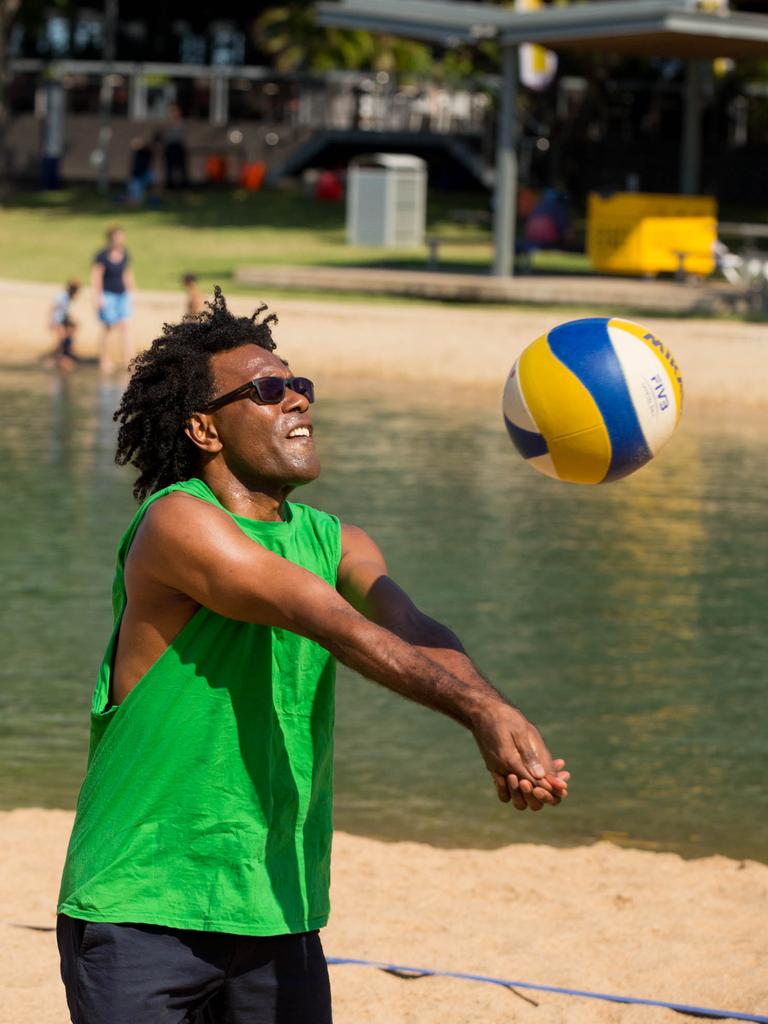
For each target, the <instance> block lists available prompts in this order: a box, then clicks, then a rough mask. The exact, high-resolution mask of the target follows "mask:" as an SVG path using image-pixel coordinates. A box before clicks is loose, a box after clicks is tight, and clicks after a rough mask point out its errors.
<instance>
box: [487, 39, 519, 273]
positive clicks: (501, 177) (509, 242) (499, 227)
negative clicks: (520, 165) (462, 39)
mask: <svg viewBox="0 0 768 1024" xmlns="http://www.w3.org/2000/svg"><path fill="white" fill-rule="evenodd" d="M501 54H502V56H501V94H500V96H499V109H498V128H497V139H496V181H495V185H494V193H493V197H494V207H493V244H494V259H493V273H494V275H495V276H496V277H511V276H512V275H513V274H514V272H515V219H516V216H517V69H518V49H517V46H503V47H502V51H501Z"/></svg>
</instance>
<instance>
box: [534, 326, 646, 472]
mask: <svg viewBox="0 0 768 1024" xmlns="http://www.w3.org/2000/svg"><path fill="white" fill-rule="evenodd" d="M608 323H609V318H608V317H588V318H586V319H584V320H573V321H571V322H570V323H567V324H562V325H561V326H560V327H555V328H553V329H552V330H551V331H550V332H549V334H548V335H547V342H548V344H549V347H550V350H551V351H552V354H553V355H555V356H556V357H557V358H558V359H559V360H560V362H561V363H563V365H564V366H567V367H568V369H569V370H570V371H571V372H572V373H574V374H575V375H576V376H577V377H578V379H579V380H580V381H581V383H582V384H583V385H584V387H585V388H586V389H587V390H588V391H589V393H590V394H591V395H592V397H593V398H594V400H595V405H597V408H598V409H599V410H600V415H601V416H602V417H603V422H604V423H605V428H606V430H607V431H608V437H609V438H610V440H611V464H610V466H609V467H608V472H607V473H606V474H605V477H604V482H606V483H607V482H608V481H610V480H618V479H619V478H620V477H623V476H627V474H629V473H631V472H633V471H634V470H635V469H639V468H640V467H641V466H644V465H645V464H646V462H649V461H650V459H651V457H652V456H651V450H650V448H649V447H648V443H647V442H646V440H645V436H644V434H643V429H642V427H641V426H640V421H639V420H638V418H637V413H636V412H635V406H634V403H633V402H632V396H631V395H630V393H629V388H628V387H627V382H626V380H625V378H624V371H623V370H622V368H621V363H620V362H619V359H618V356H617V355H616V353H615V351H614V348H613V345H612V344H611V339H610V336H609V334H608Z"/></svg>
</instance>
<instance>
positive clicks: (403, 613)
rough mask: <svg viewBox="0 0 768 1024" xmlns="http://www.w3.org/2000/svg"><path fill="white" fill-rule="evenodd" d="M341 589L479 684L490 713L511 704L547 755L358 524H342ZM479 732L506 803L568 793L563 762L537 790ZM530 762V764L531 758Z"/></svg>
mask: <svg viewBox="0 0 768 1024" xmlns="http://www.w3.org/2000/svg"><path fill="white" fill-rule="evenodd" d="M338 588H339V592H340V593H341V594H342V596H343V597H344V598H346V600H347V601H349V603H350V604H351V605H352V606H353V607H354V608H356V609H357V610H358V611H359V612H360V613H361V614H362V615H365V617H366V618H368V619H370V620H371V621H372V622H375V623H377V624H378V625H380V626H383V627H384V628H385V629H388V630H389V631H390V632H392V633H394V634H395V635H396V636H399V637H400V638H401V639H402V640H405V641H406V642H407V643H409V644H412V645H413V646H414V647H416V648H417V650H419V651H420V652H421V653H422V654H423V655H424V656H425V657H427V658H429V659H430V660H431V661H434V662H436V663H437V664H439V665H442V666H443V667H444V668H446V669H447V670H448V671H449V672H450V673H451V674H452V675H454V676H456V677H457V678H459V679H461V680H462V681H464V682H465V683H467V685H469V686H471V687H472V688H473V689H475V690H476V691H477V693H478V695H479V696H480V698H481V699H483V700H485V701H487V703H488V706H489V709H490V714H491V717H492V718H495V719H498V718H499V717H502V718H504V719H505V720H506V719H507V718H508V717H509V714H510V712H509V710H505V711H503V712H502V710H501V708H502V707H504V708H507V709H511V711H512V712H513V713H514V714H516V715H517V716H519V717H520V719H522V720H523V721H524V722H526V725H527V726H528V727H529V729H530V730H531V732H530V733H529V736H530V737H531V739H530V742H531V750H530V755H531V757H532V758H533V759H534V760H536V759H538V760H539V761H541V760H543V758H538V757H537V752H538V750H539V749H543V750H544V751H546V747H545V746H544V743H543V741H542V740H541V736H540V734H539V733H538V730H536V728H535V726H533V725H531V723H529V722H527V721H526V720H525V719H524V716H523V715H522V713H521V712H520V711H519V710H518V709H517V708H514V707H513V706H512V705H510V704H509V702H508V701H506V699H505V698H504V697H503V696H502V695H501V694H500V693H499V692H498V691H497V690H496V689H495V687H493V686H492V685H491V684H490V683H489V682H488V680H486V679H485V678H484V677H483V676H482V675H481V674H480V672H479V671H478V669H477V667H476V666H475V665H474V664H473V663H472V661H471V660H470V658H469V657H468V656H467V654H466V652H465V650H464V648H463V646H462V644H461V641H460V640H459V638H458V637H457V636H456V634H455V633H453V632H452V631H451V630H450V629H449V628H448V627H447V626H443V625H442V624H441V623H439V622H436V621H435V620H434V619H431V618H430V617H429V616H427V615H425V614H424V613H423V612H421V611H420V610H419V609H418V608H417V607H416V605H415V604H414V603H413V601H412V600H411V599H410V598H409V597H408V595H407V594H406V593H405V591H403V590H402V589H401V588H400V587H399V586H398V585H397V584H396V583H395V582H394V580H392V579H391V578H390V577H389V575H388V573H387V566H386V563H385V561H384V558H383V556H382V554H381V551H380V550H379V548H378V547H377V545H376V544H375V543H374V542H373V541H372V540H371V538H370V537H369V536H368V535H367V534H366V533H365V532H364V531H363V530H361V529H359V528H358V527H356V526H348V525H345V526H343V527H342V559H341V564H340V566H339V578H338ZM492 732H493V730H492ZM475 737H476V739H477V742H478V745H479V746H480V750H481V752H482V753H483V756H484V758H485V760H486V764H487V766H488V770H489V771H490V773H491V776H492V778H493V781H494V784H495V785H496V789H497V792H498V795H499V799H500V800H502V801H504V802H506V801H508V800H509V799H510V798H511V799H512V800H513V802H514V804H515V806H516V807H517V808H518V809H519V810H524V809H525V807H526V806H529V807H531V808H532V809H533V810H538V809H540V808H541V806H542V804H543V803H556V802H558V798H559V797H561V796H565V795H566V793H567V785H566V784H567V781H568V777H569V775H568V773H567V772H564V771H563V762H561V761H559V760H558V761H554V762H552V765H553V767H554V771H552V770H550V771H548V772H547V773H546V775H545V780H544V782H543V788H544V791H543V792H542V785H540V786H538V787H536V792H534V787H533V786H532V785H531V783H530V782H529V781H528V780H526V779H520V778H519V777H518V776H517V775H515V773H506V774H504V773H502V772H500V771H499V768H500V766H499V764H498V763H497V761H496V759H495V758H494V757H493V754H492V748H493V739H492V736H491V737H488V739H489V740H490V744H491V750H490V751H487V750H486V748H485V745H484V740H485V733H484V732H483V730H482V729H481V730H480V731H479V733H478V732H476V733H475ZM489 753H490V756H488V754H489ZM529 763H531V764H532V762H531V761H530V760H529ZM540 767H543V766H542V765H540ZM547 791H549V792H547Z"/></svg>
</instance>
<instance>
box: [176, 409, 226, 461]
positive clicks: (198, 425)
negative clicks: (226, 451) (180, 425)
mask: <svg viewBox="0 0 768 1024" xmlns="http://www.w3.org/2000/svg"><path fill="white" fill-rule="evenodd" d="M184 433H185V434H186V435H187V437H188V438H189V439H190V441H191V442H192V444H194V445H196V447H198V448H199V449H200V450H201V451H204V452H206V454H208V455H215V454H216V452H220V451H221V449H222V444H221V439H220V438H219V432H218V431H217V429H216V424H215V423H214V422H213V417H212V416H211V415H210V414H209V413H205V412H193V413H192V415H191V416H190V417H189V419H188V420H187V422H186V424H185V426H184Z"/></svg>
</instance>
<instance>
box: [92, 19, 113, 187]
mask: <svg viewBox="0 0 768 1024" xmlns="http://www.w3.org/2000/svg"><path fill="white" fill-rule="evenodd" d="M116 33H117V0H104V74H103V77H102V79H101V93H100V95H99V113H100V118H99V122H100V124H99V143H98V147H97V153H98V158H99V162H98V177H97V182H98V189H99V192H102V193H106V192H108V191H109V144H110V142H111V140H112V73H113V66H114V63H115V36H116Z"/></svg>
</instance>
